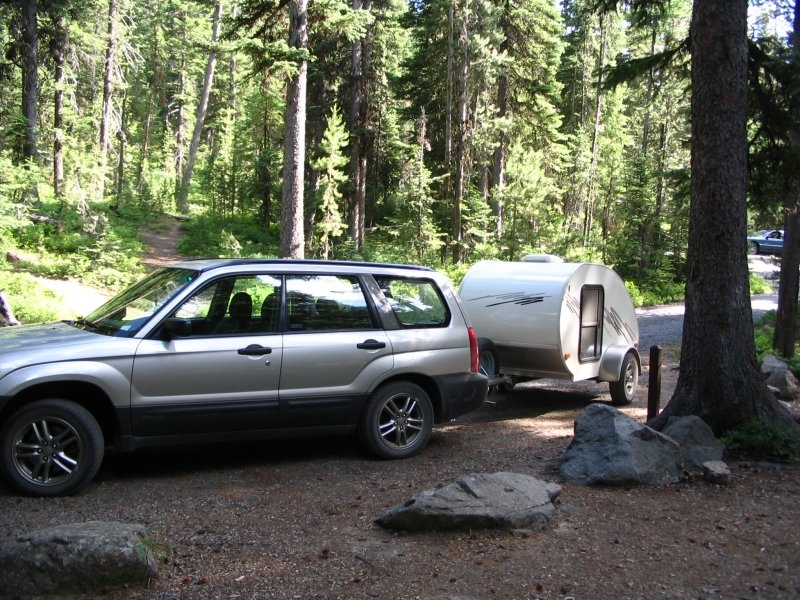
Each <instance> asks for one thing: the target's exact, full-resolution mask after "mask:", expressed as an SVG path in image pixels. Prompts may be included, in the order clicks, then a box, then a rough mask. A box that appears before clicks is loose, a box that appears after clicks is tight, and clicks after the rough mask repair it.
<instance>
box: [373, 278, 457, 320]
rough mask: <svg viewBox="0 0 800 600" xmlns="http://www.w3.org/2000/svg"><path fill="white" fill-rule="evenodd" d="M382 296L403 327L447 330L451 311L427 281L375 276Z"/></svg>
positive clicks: (434, 285) (437, 291)
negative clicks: (445, 328) (442, 328)
mask: <svg viewBox="0 0 800 600" xmlns="http://www.w3.org/2000/svg"><path fill="white" fill-rule="evenodd" d="M375 281H377V283H378V285H379V286H380V288H381V290H382V291H383V294H384V296H386V299H387V300H388V301H389V304H390V305H391V307H392V311H394V314H395V316H396V317H397V320H398V322H399V323H400V325H401V326H402V327H409V328H416V327H446V326H447V325H448V324H449V323H450V311H449V310H448V308H447V303H446V302H445V300H444V298H442V295H441V293H440V291H439V286H437V285H436V283H435V282H434V281H432V280H430V279H416V278H414V279H407V278H403V277H389V276H380V275H379V276H376V277H375Z"/></svg>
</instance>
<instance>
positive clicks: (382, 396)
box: [358, 381, 433, 459]
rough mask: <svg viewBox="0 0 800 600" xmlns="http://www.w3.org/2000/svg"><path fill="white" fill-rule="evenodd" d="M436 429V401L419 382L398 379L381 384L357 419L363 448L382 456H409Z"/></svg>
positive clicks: (417, 450) (424, 444) (393, 457)
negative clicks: (433, 401)
mask: <svg viewBox="0 0 800 600" xmlns="http://www.w3.org/2000/svg"><path fill="white" fill-rule="evenodd" d="M431 431H433V405H432V404H431V400H430V398H429V397H428V394H427V393H425V390H423V389H422V388H421V387H419V386H418V385H416V384H414V383H411V382H410V381H395V382H392V383H388V384H386V385H383V386H381V387H379V388H378V389H377V390H375V392H373V394H372V396H370V398H369V400H368V401H367V405H366V406H365V407H364V411H363V412H362V413H361V418H360V419H359V423H358V437H359V440H360V442H361V444H362V445H363V446H364V448H365V449H366V450H367V451H368V452H370V453H371V454H373V455H375V456H377V457H379V458H388V459H395V458H408V457H410V456H414V455H415V454H417V453H418V452H419V451H420V450H422V449H423V448H424V447H425V446H426V445H427V443H428V440H430V437H431Z"/></svg>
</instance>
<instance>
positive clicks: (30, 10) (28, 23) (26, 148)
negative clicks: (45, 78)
mask: <svg viewBox="0 0 800 600" xmlns="http://www.w3.org/2000/svg"><path fill="white" fill-rule="evenodd" d="M38 12H39V8H38V5H37V3H36V0H24V1H23V2H22V116H23V117H24V119H25V137H24V138H23V141H22V160H23V162H28V161H33V162H34V163H36V162H37V160H38V154H37V152H36V124H37V116H36V95H37V93H38V91H39V74H38V71H37V69H38V67H39V58H38V54H39V37H38Z"/></svg>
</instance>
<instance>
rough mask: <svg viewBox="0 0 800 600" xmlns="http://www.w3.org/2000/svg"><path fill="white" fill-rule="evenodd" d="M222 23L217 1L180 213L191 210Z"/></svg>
mask: <svg viewBox="0 0 800 600" xmlns="http://www.w3.org/2000/svg"><path fill="white" fill-rule="evenodd" d="M221 24H222V2H218V3H217V7H216V9H214V20H213V23H212V26H211V50H210V51H209V53H208V62H207V63H206V75H205V78H204V79H203V91H202V92H201V93H200V102H199V103H198V105H197V119H196V120H195V123H194V133H193V134H192V141H191V143H190V144H189V155H188V156H187V157H186V164H185V165H184V170H183V177H182V178H181V185H180V188H179V190H178V197H177V199H176V201H175V204H176V206H177V210H178V212H179V213H187V212H189V186H190V185H191V183H192V173H193V172H194V163H195V160H196V159H197V150H198V148H199V147H200V136H201V135H202V134H203V127H204V126H205V123H206V113H207V112H208V99H209V97H210V96H211V86H212V85H213V83H214V69H215V68H216V65H217V41H218V40H219V31H220V27H221Z"/></svg>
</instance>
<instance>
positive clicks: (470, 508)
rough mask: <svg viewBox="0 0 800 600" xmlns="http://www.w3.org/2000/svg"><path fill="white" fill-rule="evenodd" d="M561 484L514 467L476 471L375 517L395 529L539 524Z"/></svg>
mask: <svg viewBox="0 0 800 600" xmlns="http://www.w3.org/2000/svg"><path fill="white" fill-rule="evenodd" d="M560 493H561V486H559V485H558V484H555V483H548V482H546V481H542V480H540V479H536V478H535V477H531V476H530V475H522V474H520V473H503V472H501V473H491V474H489V473H478V474H474V475H467V476H464V477H459V478H458V479H457V480H456V481H455V483H451V484H449V485H445V486H441V487H439V488H436V489H433V490H427V491H424V492H421V493H420V494H418V495H416V496H414V497H413V498H411V499H410V500H407V501H406V502H404V503H403V504H399V505H397V506H395V507H394V508H391V509H389V510H388V511H386V512H385V513H384V514H382V515H381V516H379V517H378V518H377V519H376V520H375V522H376V523H378V524H379V525H381V526H383V527H387V528H389V529H396V530H406V531H420V530H439V529H486V528H499V529H531V528H538V529H541V528H543V527H544V526H545V525H546V524H547V523H548V522H549V520H550V518H551V516H552V515H553V513H554V512H555V506H554V505H553V500H555V499H556V498H557V497H558V495H559V494H560Z"/></svg>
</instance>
